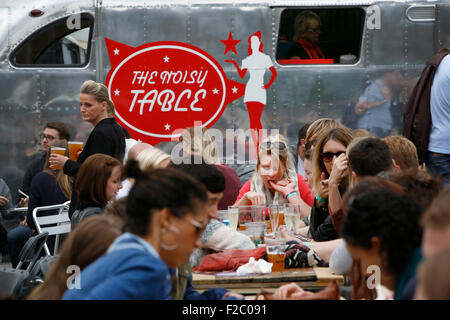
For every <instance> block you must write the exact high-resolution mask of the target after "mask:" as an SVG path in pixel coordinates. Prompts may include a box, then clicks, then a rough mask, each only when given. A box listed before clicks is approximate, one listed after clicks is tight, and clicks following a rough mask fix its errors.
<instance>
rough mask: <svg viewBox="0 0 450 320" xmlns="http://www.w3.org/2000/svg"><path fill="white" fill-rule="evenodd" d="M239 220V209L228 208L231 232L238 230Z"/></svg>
mask: <svg viewBox="0 0 450 320" xmlns="http://www.w3.org/2000/svg"><path fill="white" fill-rule="evenodd" d="M238 219H239V208H237V207H231V206H229V207H228V221H229V222H230V224H229V228H230V229H231V230H236V228H237V225H238Z"/></svg>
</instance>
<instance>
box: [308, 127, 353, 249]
mask: <svg viewBox="0 0 450 320" xmlns="http://www.w3.org/2000/svg"><path fill="white" fill-rule="evenodd" d="M352 138H353V137H352V134H351V131H350V130H349V129H348V128H346V127H338V128H333V129H329V130H328V131H326V132H324V133H323V134H322V135H321V136H319V137H318V141H317V143H316V145H315V148H314V155H313V181H314V192H315V193H316V197H315V200H314V205H313V206H312V210H311V216H310V227H309V232H308V234H309V236H310V237H311V238H313V239H314V240H316V241H327V240H334V239H337V238H338V237H339V235H338V230H336V229H335V228H334V225H333V221H332V216H333V215H334V214H338V213H339V212H340V210H341V207H342V198H341V197H342V195H343V194H344V193H345V191H346V190H347V188H348V186H349V182H350V179H351V177H352V174H351V172H350V166H349V164H348V159H347V155H346V151H347V147H348V146H349V144H350V142H351V141H352Z"/></svg>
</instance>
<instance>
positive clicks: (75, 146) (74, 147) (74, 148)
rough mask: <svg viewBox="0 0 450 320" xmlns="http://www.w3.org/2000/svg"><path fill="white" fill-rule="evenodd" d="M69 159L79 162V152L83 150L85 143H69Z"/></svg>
mask: <svg viewBox="0 0 450 320" xmlns="http://www.w3.org/2000/svg"><path fill="white" fill-rule="evenodd" d="M68 144H69V159H70V160H73V161H77V160H78V152H80V151H81V149H83V142H80V141H69V143H68Z"/></svg>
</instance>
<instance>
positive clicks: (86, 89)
mask: <svg viewBox="0 0 450 320" xmlns="http://www.w3.org/2000/svg"><path fill="white" fill-rule="evenodd" d="M80 93H84V94H89V95H91V96H93V97H94V99H95V100H96V101H97V102H104V101H105V102H106V113H107V115H108V117H110V118H113V117H114V115H115V110H116V109H115V107H114V103H113V102H112V101H111V100H110V99H109V93H108V88H107V87H106V86H105V85H104V84H103V83H100V82H95V81H93V80H87V81H85V82H84V83H83V84H82V85H81V89H80Z"/></svg>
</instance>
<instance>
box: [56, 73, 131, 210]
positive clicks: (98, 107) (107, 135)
mask: <svg viewBox="0 0 450 320" xmlns="http://www.w3.org/2000/svg"><path fill="white" fill-rule="evenodd" d="M112 110H114V104H113V102H112V101H111V100H110V99H109V94H108V88H107V87H106V86H105V85H104V84H102V83H97V82H95V81H92V80H88V81H85V82H84V83H83V85H82V86H81V90H80V112H81V116H82V117H83V120H84V121H86V122H89V123H90V124H92V125H93V126H94V129H93V130H92V131H91V133H90V134H89V137H88V139H87V141H86V144H85V145H84V147H83V151H82V152H81V153H80V155H79V157H78V160H77V161H76V162H75V161H73V160H70V159H69V158H68V157H65V156H59V155H55V154H52V155H51V157H50V160H51V163H52V164H53V165H59V166H63V170H64V173H65V174H67V175H69V176H71V177H76V175H77V173H78V170H79V169H80V167H81V164H82V163H83V162H84V161H85V160H86V159H87V158H88V157H89V156H90V155H93V154H94V153H103V154H107V155H109V156H111V157H114V158H116V159H118V160H120V161H121V162H122V159H123V157H124V154H125V139H126V137H127V136H129V135H128V133H127V132H126V130H125V129H124V128H123V127H121V126H120V125H119V124H117V122H116V120H115V119H114V117H108V114H110V115H111V114H112ZM75 209H78V202H77V195H76V192H73V193H72V199H71V203H70V209H69V214H70V215H71V214H72V213H73V211H75Z"/></svg>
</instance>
